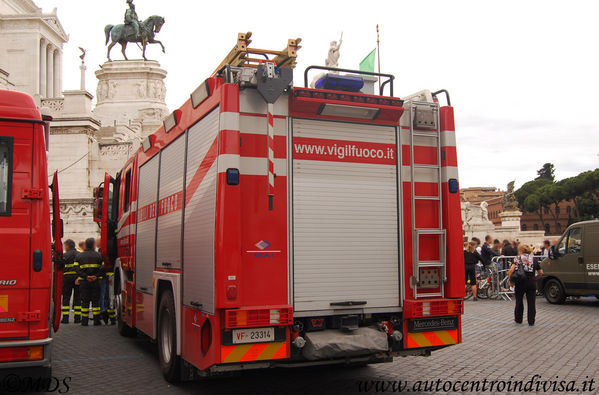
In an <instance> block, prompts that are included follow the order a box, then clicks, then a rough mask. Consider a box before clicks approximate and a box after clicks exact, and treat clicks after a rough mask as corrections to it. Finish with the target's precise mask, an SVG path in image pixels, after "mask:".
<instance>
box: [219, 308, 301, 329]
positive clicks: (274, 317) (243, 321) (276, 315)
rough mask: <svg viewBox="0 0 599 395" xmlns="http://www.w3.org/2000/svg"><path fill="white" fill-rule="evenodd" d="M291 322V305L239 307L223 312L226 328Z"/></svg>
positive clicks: (288, 323)
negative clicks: (253, 307) (254, 307)
mask: <svg viewBox="0 0 599 395" xmlns="http://www.w3.org/2000/svg"><path fill="white" fill-rule="evenodd" d="M292 324H293V309H292V308H291V307H282V308H273V309H269V308H266V309H239V310H227V311H226V312H225V327H226V328H227V329H230V328H244V327H245V328H250V327H260V326H270V325H292Z"/></svg>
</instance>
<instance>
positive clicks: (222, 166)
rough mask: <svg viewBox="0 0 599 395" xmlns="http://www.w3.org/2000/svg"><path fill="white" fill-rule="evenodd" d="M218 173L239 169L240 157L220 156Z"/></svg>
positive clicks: (231, 155)
mask: <svg viewBox="0 0 599 395" xmlns="http://www.w3.org/2000/svg"><path fill="white" fill-rule="evenodd" d="M217 162H218V169H217V170H218V172H219V173H225V172H226V171H227V169H239V168H240V163H239V155H235V154H222V155H219V156H218V159H217ZM239 170H240V171H241V169H239Z"/></svg>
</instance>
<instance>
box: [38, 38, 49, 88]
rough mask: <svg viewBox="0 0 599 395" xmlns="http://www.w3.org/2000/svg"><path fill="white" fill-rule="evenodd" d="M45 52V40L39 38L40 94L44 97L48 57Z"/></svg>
mask: <svg viewBox="0 0 599 395" xmlns="http://www.w3.org/2000/svg"><path fill="white" fill-rule="evenodd" d="M47 54H48V53H47V52H46V40H44V39H43V38H42V39H41V40H40V88H39V89H40V96H41V97H44V98H45V97H46V67H47V66H46V61H47V59H48V57H47Z"/></svg>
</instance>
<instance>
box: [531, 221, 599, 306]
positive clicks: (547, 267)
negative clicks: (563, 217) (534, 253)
mask: <svg viewBox="0 0 599 395" xmlns="http://www.w3.org/2000/svg"><path fill="white" fill-rule="evenodd" d="M541 268H542V269H543V273H544V274H543V278H542V284H543V290H544V291H545V298H547V300H548V301H549V303H558V304H561V303H564V301H565V300H566V297H567V296H589V295H590V296H592V295H595V296H597V298H599V220H594V221H584V222H578V223H575V224H572V225H570V226H569V227H568V229H566V232H565V233H564V235H563V236H562V237H561V239H560V241H559V242H558V243H557V245H556V246H555V247H553V248H552V251H551V254H550V257H549V258H547V259H545V260H544V261H543V262H541Z"/></svg>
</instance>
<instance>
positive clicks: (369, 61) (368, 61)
mask: <svg viewBox="0 0 599 395" xmlns="http://www.w3.org/2000/svg"><path fill="white" fill-rule="evenodd" d="M375 55H376V48H375V49H373V50H372V51H371V52H370V53H369V54H368V55H367V56H366V57H365V58H364V59H363V60H362V61H361V62H360V71H369V72H371V73H374V56H375Z"/></svg>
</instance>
